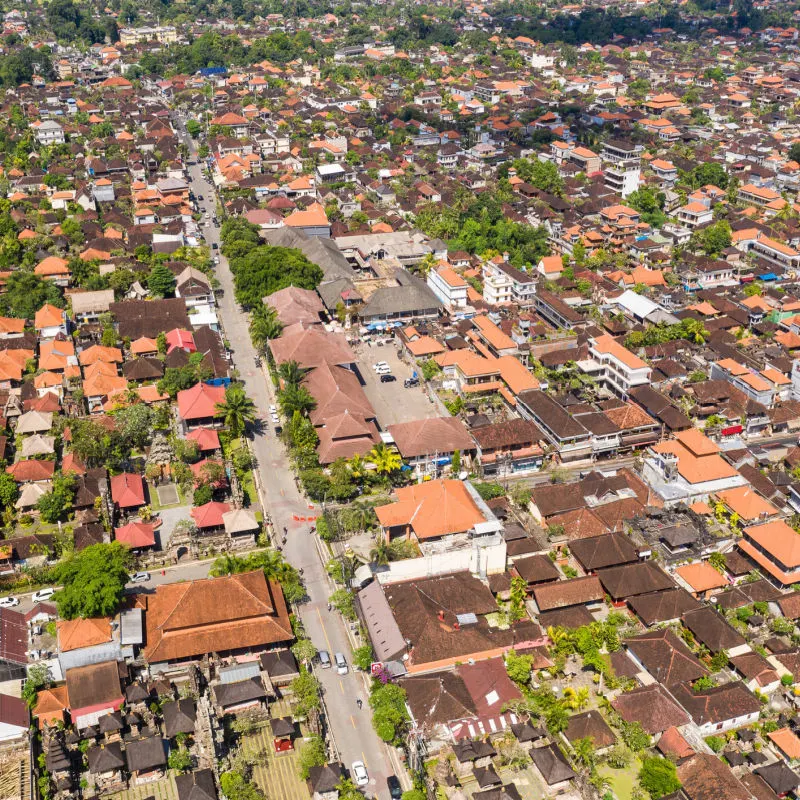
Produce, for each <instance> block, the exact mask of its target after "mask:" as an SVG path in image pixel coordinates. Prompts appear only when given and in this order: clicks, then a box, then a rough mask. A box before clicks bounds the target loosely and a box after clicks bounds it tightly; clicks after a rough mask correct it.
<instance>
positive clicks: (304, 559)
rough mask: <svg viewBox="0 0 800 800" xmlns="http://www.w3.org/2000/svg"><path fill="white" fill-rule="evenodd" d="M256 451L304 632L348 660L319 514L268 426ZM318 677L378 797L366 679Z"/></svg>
mask: <svg viewBox="0 0 800 800" xmlns="http://www.w3.org/2000/svg"><path fill="white" fill-rule="evenodd" d="M187 139H188V137H187ZM191 146H192V145H191V143H190V147H191ZM190 171H191V175H192V179H193V184H192V186H193V190H194V192H195V194H202V195H203V196H204V197H205V198H206V200H205V202H204V205H205V207H206V208H213V206H212V202H211V198H213V197H214V190H213V187H212V185H211V184H210V183H209V182H208V181H207V180H206V179H205V177H204V176H203V173H202V169H201V167H200V166H195V167H190ZM204 235H205V237H206V242H207V244H208V245H209V246H211V245H212V244H214V243H217V244H219V230H218V229H217V228H214V227H213V226H212V225H208V226H205V229H204ZM215 252H218V251H215ZM219 256H220V263H219V265H218V267H217V270H216V275H217V279H218V280H219V282H220V286H221V287H222V289H223V294H222V296H221V297H220V298H219V303H218V306H219V313H220V316H221V319H222V323H223V327H224V331H225V337H226V339H227V340H228V342H229V343H230V346H231V349H232V350H233V352H234V365H235V367H236V368H237V369H238V370H239V374H240V378H241V380H242V382H243V383H244V385H245V388H246V390H247V394H248V395H249V396H250V398H252V400H253V401H254V403H255V404H256V408H257V409H258V411H259V415H260V416H262V417H264V418H266V419H268V418H269V406H270V405H271V404H273V403H275V398H274V396H273V394H272V387H271V385H269V384H268V381H267V380H265V377H264V374H263V372H262V371H261V370H260V369H259V368H258V367H256V366H255V357H256V352H255V349H254V348H253V345H252V343H251V341H250V336H249V333H248V320H247V317H246V315H245V314H243V313H242V312H241V311H240V310H239V308H238V306H237V304H236V301H235V300H234V290H233V276H232V274H231V271H230V268H229V266H228V263H227V260H226V259H225V257H224V256H223V255H222V254H221V253H219ZM253 449H254V451H255V456H256V459H257V461H258V470H259V474H260V476H261V483H262V486H263V496H264V500H265V502H266V505H267V510H268V511H269V514H270V516H271V517H272V521H273V524H274V526H275V530H276V531H282V530H283V528H284V527H286V528H287V529H288V541H287V544H286V546H285V547H284V555H285V556H286V558H287V559H288V560H289V561H290V562H291V564H293V565H294V566H295V567H296V568H299V569H302V570H303V577H304V579H305V583H306V588H307V591H308V595H309V601H308V602H307V603H305V604H303V605H302V606H301V608H300V617H301V619H302V621H303V624H304V625H305V628H306V631H307V633H308V635H309V636H310V638H311V640H312V641H313V642H314V644H315V645H316V646H317V648H319V649H322V650H328V651H329V652H330V653H331V655H333V654H334V653H335V652H342V653H344V654H345V657H346V658H347V661H348V663H349V662H350V660H351V648H350V644H349V641H348V638H347V633H346V631H345V628H344V623H343V621H342V619H341V617H340V616H339V615H338V614H337V613H335V612H329V611H328V607H327V606H328V597H329V595H330V591H331V590H330V585H329V583H328V578H327V575H326V573H325V570H324V568H323V564H322V561H321V560H320V558H319V555H318V551H317V548H316V544H315V541H314V539H313V537H312V536H311V535H310V534H309V532H308V531H309V525H310V523H308V522H297V521H295V520H294V516H295V515H296V516H301V517H306V516H313V515H314V514H316V513H317V512H316V511H315V510H313V509H309V507H308V503H307V501H306V500H305V499H304V498H303V497H302V496H301V494H300V493H299V491H298V489H297V487H296V485H295V482H294V476H293V473H292V471H291V468H290V465H289V461H288V458H287V455H286V451H285V448H284V447H283V445H282V444H281V443H280V441H279V440H278V439H277V438H276V437H275V434H274V432H272V430H271V429H270V430H266V431H265V432H264V433H261V434H257V435H256V436H255V437H254V439H253ZM317 676H318V677H319V679H320V680H321V682H322V685H323V688H324V691H325V703H326V705H327V708H328V714H329V722H330V727H331V729H332V732H333V735H334V739H335V741H336V745H337V747H338V749H339V752H340V755H341V760H342V761H343V762H344V764H345V766H346V767H348V768H349V766H350V764H351V763H352V762H353V761H363V762H364V763H365V764H366V765H367V769H368V771H369V775H370V783H369V785H368V786H367V787H366V791H367V793H368V794H369V795H371V796H373V797H388V790H387V788H386V777H387V776H388V775H391V774H393V772H394V770H393V769H392V768H391V766H390V761H389V759H388V756H387V752H386V748H385V747H384V745H383V743H382V742H381V741H380V739H378V737H377V736H376V735H375V733H374V731H373V729H372V726H371V724H370V722H369V712H368V710H367V709H368V705H367V693H366V691H365V684H364V680H363V678H362V677H361V676H360V675H356V674H353V672H352V671H351V672H349V673H348V674H347V675H344V676H339V675H337V674H336V670H335V669H329V670H318V671H317ZM357 698H360V699H361V700H362V702H363V710H362V711H359V710H358V708H357V706H356V699H357Z"/></svg>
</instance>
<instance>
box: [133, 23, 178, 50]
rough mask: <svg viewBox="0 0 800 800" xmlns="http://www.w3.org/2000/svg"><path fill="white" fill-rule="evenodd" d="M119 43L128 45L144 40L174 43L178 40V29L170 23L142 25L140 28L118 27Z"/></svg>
mask: <svg viewBox="0 0 800 800" xmlns="http://www.w3.org/2000/svg"><path fill="white" fill-rule="evenodd" d="M119 41H120V44H122V45H124V46H125V47H130V46H131V45H135V44H143V43H144V42H160V43H161V44H174V43H175V42H177V41H178V31H177V30H176V29H175V28H174V27H173V26H172V25H156V26H152V27H151V26H149V25H143V26H142V27H141V28H120V29H119Z"/></svg>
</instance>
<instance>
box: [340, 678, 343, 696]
mask: <svg viewBox="0 0 800 800" xmlns="http://www.w3.org/2000/svg"><path fill="white" fill-rule="evenodd" d="M339 688H340V689H341V690H342V694H344V684H343V683H342V681H341V680H340V681H339Z"/></svg>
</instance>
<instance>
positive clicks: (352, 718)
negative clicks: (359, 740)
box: [350, 716, 356, 728]
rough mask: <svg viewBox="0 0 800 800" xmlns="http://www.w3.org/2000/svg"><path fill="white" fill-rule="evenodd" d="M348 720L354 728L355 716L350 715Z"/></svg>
mask: <svg viewBox="0 0 800 800" xmlns="http://www.w3.org/2000/svg"><path fill="white" fill-rule="evenodd" d="M350 722H351V724H352V725H353V727H354V728H355V726H356V718H355V717H354V716H351V717H350Z"/></svg>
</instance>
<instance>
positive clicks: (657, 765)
mask: <svg viewBox="0 0 800 800" xmlns="http://www.w3.org/2000/svg"><path fill="white" fill-rule="evenodd" d="M639 783H641V784H642V787H643V788H644V789H646V790H647V791H648V792H650V796H651V797H652V798H653V800H658V799H659V798H660V797H664V795H667V794H672V792H677V791H678V789H680V788H681V782H680V781H679V780H678V772H677V769H676V768H675V765H674V764H673V763H672V762H671V761H667V759H666V758H658V757H655V756H650V757H648V758H645V759H644V761H643V762H642V768H641V769H640V770H639Z"/></svg>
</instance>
